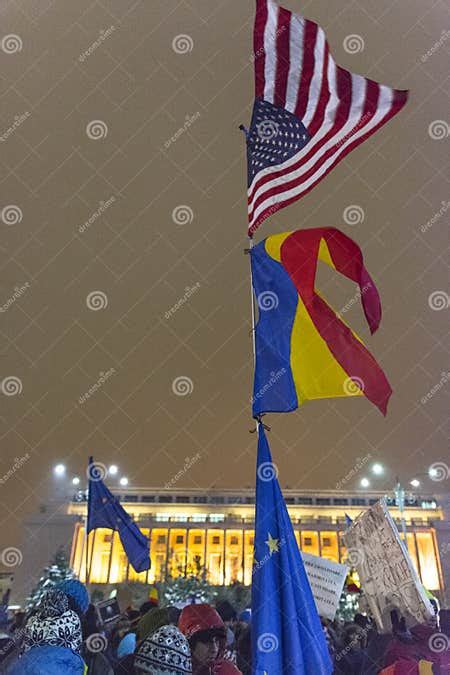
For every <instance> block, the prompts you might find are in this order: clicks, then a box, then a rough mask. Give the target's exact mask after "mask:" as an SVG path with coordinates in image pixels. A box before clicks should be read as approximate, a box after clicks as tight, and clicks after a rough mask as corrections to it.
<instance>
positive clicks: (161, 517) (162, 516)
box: [155, 513, 169, 523]
mask: <svg viewBox="0 0 450 675" xmlns="http://www.w3.org/2000/svg"><path fill="white" fill-rule="evenodd" d="M155 520H156V522H157V523H168V522H169V516H168V515H167V513H157V514H156V516H155Z"/></svg>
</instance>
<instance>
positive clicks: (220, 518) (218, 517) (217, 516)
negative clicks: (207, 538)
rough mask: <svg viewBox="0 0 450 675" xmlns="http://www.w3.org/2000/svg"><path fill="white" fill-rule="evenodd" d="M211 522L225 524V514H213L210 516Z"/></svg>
mask: <svg viewBox="0 0 450 675" xmlns="http://www.w3.org/2000/svg"><path fill="white" fill-rule="evenodd" d="M209 520H210V522H211V523H223V521H224V520H225V514H224V513H211V514H210V516H209Z"/></svg>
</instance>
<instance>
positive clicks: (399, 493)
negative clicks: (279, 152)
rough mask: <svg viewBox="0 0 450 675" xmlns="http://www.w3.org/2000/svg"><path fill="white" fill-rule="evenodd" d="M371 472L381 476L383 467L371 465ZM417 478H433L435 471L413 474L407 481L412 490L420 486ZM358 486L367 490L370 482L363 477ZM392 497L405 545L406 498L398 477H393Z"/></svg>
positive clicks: (377, 464)
mask: <svg viewBox="0 0 450 675" xmlns="http://www.w3.org/2000/svg"><path fill="white" fill-rule="evenodd" d="M371 472H372V473H373V474H374V475H375V476H382V475H383V474H384V467H383V465H382V464H380V463H379V462H376V463H375V464H373V465H372V467H371ZM418 476H424V477H427V478H431V479H432V480H433V478H434V477H435V476H436V469H433V467H431V468H430V469H429V471H428V473H418V474H415V476H414V478H412V479H411V480H410V481H409V484H410V485H411V487H413V488H418V487H419V486H420V480H419V479H418ZM360 485H361V487H363V488H368V487H369V486H370V481H369V479H368V478H366V477H364V478H362V479H361V481H360ZM393 491H394V495H395V505H396V506H397V508H398V510H399V513H400V522H401V525H402V532H403V537H404V541H405V545H406V521H405V496H406V491H405V488H404V487H403V485H402V484H401V482H400V478H399V476H396V477H395V486H394V490H393Z"/></svg>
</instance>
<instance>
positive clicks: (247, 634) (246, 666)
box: [236, 622, 252, 675]
mask: <svg viewBox="0 0 450 675" xmlns="http://www.w3.org/2000/svg"><path fill="white" fill-rule="evenodd" d="M236 651H237V658H236V665H237V667H238V668H239V670H240V671H241V673H242V675H251V672H252V629H251V625H250V623H245V622H242V623H241V629H240V630H239V631H237V632H236Z"/></svg>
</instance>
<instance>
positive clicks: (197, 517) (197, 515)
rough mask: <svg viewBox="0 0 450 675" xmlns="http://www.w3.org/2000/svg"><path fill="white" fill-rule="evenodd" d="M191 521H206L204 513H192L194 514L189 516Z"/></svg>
mask: <svg viewBox="0 0 450 675" xmlns="http://www.w3.org/2000/svg"><path fill="white" fill-rule="evenodd" d="M191 521H192V522H193V523H204V522H206V513H194V515H193V516H191Z"/></svg>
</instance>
